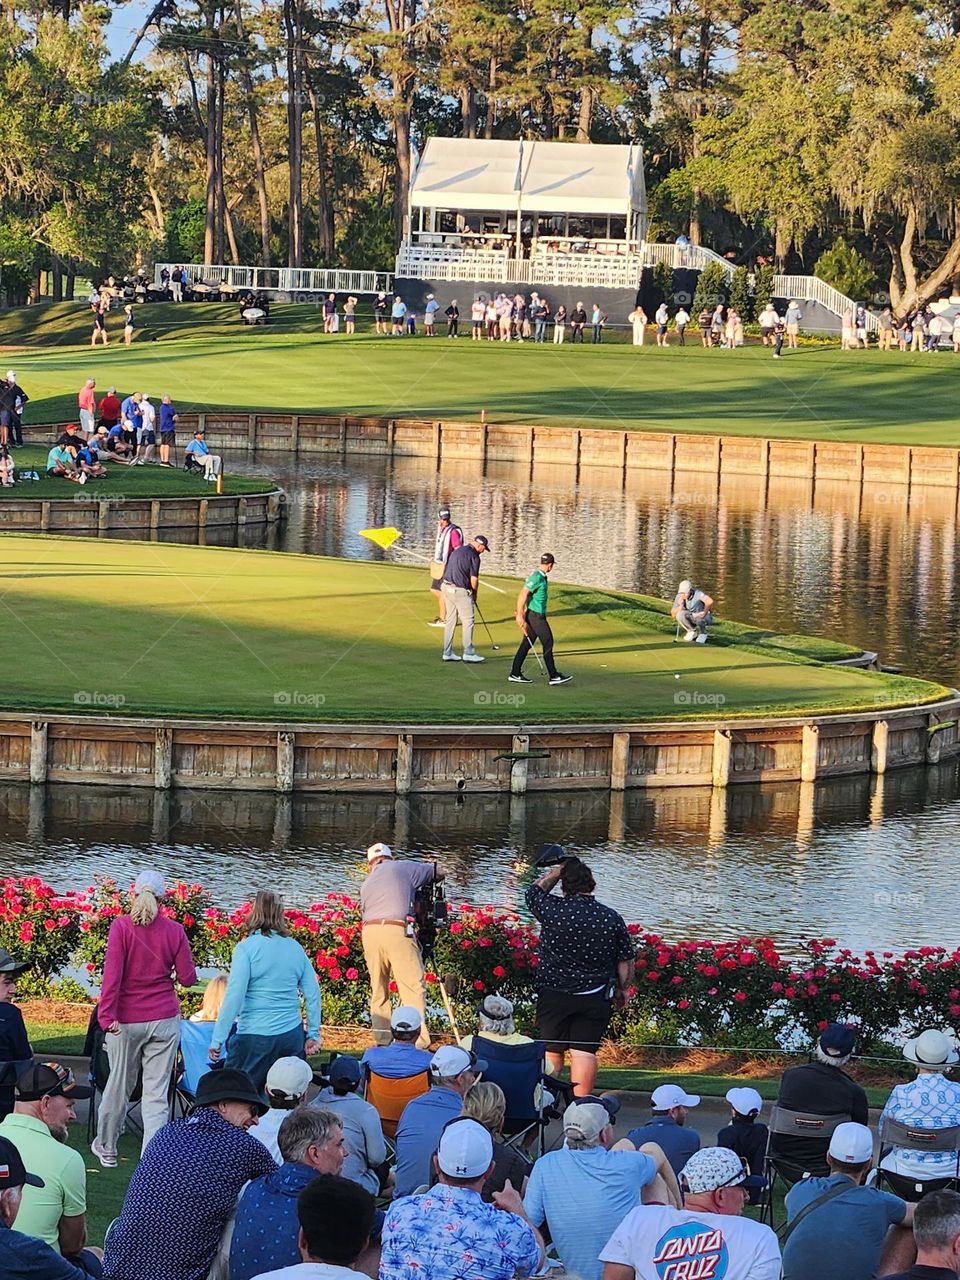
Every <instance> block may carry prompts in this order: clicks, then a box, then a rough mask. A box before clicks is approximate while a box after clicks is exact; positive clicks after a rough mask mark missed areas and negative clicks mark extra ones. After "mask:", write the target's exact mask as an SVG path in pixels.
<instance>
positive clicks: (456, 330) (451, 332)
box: [443, 298, 460, 338]
mask: <svg viewBox="0 0 960 1280" xmlns="http://www.w3.org/2000/svg"><path fill="white" fill-rule="evenodd" d="M443 314H444V315H445V316H446V317H447V337H448V338H457V337H459V336H460V308H459V307H458V306H457V300H456V298H454V299H452V301H451V303H450V305H449V307H447V308H446V309H445V311H444V313H443Z"/></svg>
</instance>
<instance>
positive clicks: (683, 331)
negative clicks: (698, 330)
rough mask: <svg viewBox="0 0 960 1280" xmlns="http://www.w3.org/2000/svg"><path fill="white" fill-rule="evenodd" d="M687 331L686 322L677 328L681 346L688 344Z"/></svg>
mask: <svg viewBox="0 0 960 1280" xmlns="http://www.w3.org/2000/svg"><path fill="white" fill-rule="evenodd" d="M686 332H687V326H686V325H685V324H682V325H680V326H679V328H678V329H677V337H678V338H679V339H680V345H681V347H685V346H686V345H687V340H686V337H685V336H684V335H685V334H686Z"/></svg>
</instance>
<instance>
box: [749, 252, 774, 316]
mask: <svg viewBox="0 0 960 1280" xmlns="http://www.w3.org/2000/svg"><path fill="white" fill-rule="evenodd" d="M774 275H775V272H774V269H773V266H772V264H771V263H766V264H765V265H764V266H762V267H757V268H756V270H755V271H754V273H753V310H754V315H759V314H760V312H761V311H762V310H763V309H764V307H767V306H769V305H770V303H771V302H773V277H774Z"/></svg>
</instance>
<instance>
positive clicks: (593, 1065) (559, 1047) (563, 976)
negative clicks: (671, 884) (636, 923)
mask: <svg viewBox="0 0 960 1280" xmlns="http://www.w3.org/2000/svg"><path fill="white" fill-rule="evenodd" d="M558 861H559V864H560V865H559V866H557V865H551V864H556V863H557V862H558ZM538 865H539V866H548V867H549V870H547V871H546V872H545V873H544V874H543V875H542V876H540V878H539V880H537V881H535V882H534V883H533V884H532V885H531V886H530V888H529V889H528V890H527V895H526V896H527V906H528V907H529V909H530V912H531V914H532V915H533V916H535V917H536V919H537V920H539V922H540V964H539V966H538V968H537V983H538V986H539V994H538V998H537V1026H538V1030H539V1034H540V1036H541V1038H542V1039H543V1040H545V1041H546V1043H547V1065H548V1067H549V1070H550V1073H551V1075H559V1073H560V1072H561V1071H562V1070H563V1060H564V1055H565V1053H566V1050H567V1049H569V1050H570V1078H571V1080H572V1082H573V1086H574V1092H575V1093H576V1095H577V1096H578V1097H585V1096H587V1095H590V1094H592V1093H593V1088H594V1083H595V1081H596V1077H597V1050H598V1049H599V1047H600V1041H601V1040H602V1039H603V1037H604V1035H605V1034H606V1030H607V1027H608V1025H609V1023H610V1018H611V1015H612V1013H613V1009H614V1005H616V1006H617V1007H621V1006H622V1005H623V1003H624V1000H625V997H626V990H627V987H628V985H629V982H630V978H631V974H632V971H633V959H634V951H633V943H632V942H631V940H630V934H629V933H628V932H627V926H626V924H625V923H624V920H623V917H622V916H620V915H618V914H617V912H616V911H614V910H613V909H612V908H611V907H605V906H603V904H602V903H599V902H597V900H596V898H594V896H593V891H594V889H595V888H596V887H597V886H596V882H595V881H594V878H593V875H592V874H591V872H590V868H589V867H588V866H587V865H586V863H584V862H581V861H580V859H579V858H573V857H566V856H565V855H564V852H563V850H562V849H561V848H560V846H559V845H552V846H548V847H547V849H546V850H544V852H543V853H542V854H541V856H540V858H539V859H538ZM558 883H559V885H560V887H561V889H562V891H563V897H561V898H555V897H552V896H551V890H552V889H553V888H554V886H555V885H556V884H558Z"/></svg>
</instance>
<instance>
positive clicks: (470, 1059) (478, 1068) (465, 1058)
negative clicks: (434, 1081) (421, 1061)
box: [430, 1044, 487, 1080]
mask: <svg viewBox="0 0 960 1280" xmlns="http://www.w3.org/2000/svg"><path fill="white" fill-rule="evenodd" d="M470 1067H472V1068H473V1070H474V1071H475V1072H476V1073H477V1074H478V1075H479V1074H480V1073H481V1072H483V1071H486V1069H487V1064H486V1063H485V1062H484V1061H482V1060H481V1059H480V1058H478V1057H477V1055H476V1054H475V1053H473V1052H471V1050H469V1049H462V1048H461V1047H460V1045H458V1044H444V1045H441V1046H440V1048H439V1049H438V1050H437V1052H436V1053H435V1054H434V1055H433V1057H432V1058H431V1059H430V1070H431V1071H432V1072H433V1074H434V1075H435V1076H440V1077H442V1078H443V1079H444V1080H452V1079H453V1078H454V1076H458V1075H460V1074H461V1073H462V1072H464V1071H466V1070H467V1069H468V1068H470Z"/></svg>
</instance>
